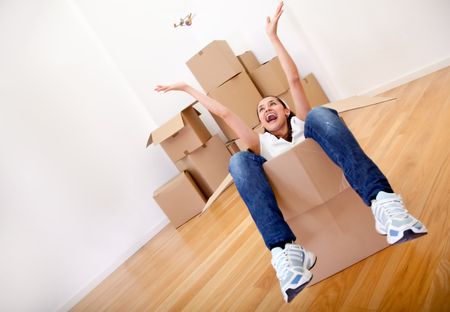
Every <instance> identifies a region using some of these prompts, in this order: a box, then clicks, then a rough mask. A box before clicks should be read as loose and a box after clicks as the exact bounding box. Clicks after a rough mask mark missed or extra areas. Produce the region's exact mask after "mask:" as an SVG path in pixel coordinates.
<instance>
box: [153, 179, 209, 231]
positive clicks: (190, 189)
mask: <svg viewBox="0 0 450 312" xmlns="http://www.w3.org/2000/svg"><path fill="white" fill-rule="evenodd" d="M153 198H154V199H155V201H156V202H157V203H158V205H159V206H160V207H161V209H162V210H163V211H164V213H165V214H166V215H167V217H168V218H169V220H170V222H171V223H172V224H173V225H174V226H175V227H179V226H180V225H182V224H184V223H186V222H187V221H188V220H190V219H192V218H193V217H195V216H196V215H197V214H199V213H200V212H202V210H203V207H204V206H205V203H206V199H205V197H204V196H203V194H202V192H201V191H200V189H199V188H198V187H197V185H196V184H195V182H194V180H193V179H192V177H191V176H190V175H189V173H187V172H182V173H180V174H179V175H178V176H176V177H175V178H174V179H172V180H170V181H169V182H168V183H166V184H164V185H163V186H161V187H160V188H159V189H157V190H156V191H155V192H154V193H153Z"/></svg>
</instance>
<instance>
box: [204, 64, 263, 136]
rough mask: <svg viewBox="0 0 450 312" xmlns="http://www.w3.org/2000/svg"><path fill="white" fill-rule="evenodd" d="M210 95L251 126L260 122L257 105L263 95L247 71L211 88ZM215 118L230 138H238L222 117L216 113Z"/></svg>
mask: <svg viewBox="0 0 450 312" xmlns="http://www.w3.org/2000/svg"><path fill="white" fill-rule="evenodd" d="M209 96H211V97H212V98H214V99H216V100H218V101H219V102H220V103H222V104H223V105H225V106H227V107H228V108H229V109H231V110H232V111H233V112H234V113H235V114H237V115H238V116H239V117H240V118H241V119H242V120H243V121H244V122H245V123H246V124H247V125H248V126H249V127H254V126H255V125H257V124H258V122H259V120H258V116H257V113H256V106H257V105H258V103H259V101H260V100H261V99H262V97H261V95H260V94H259V92H258V90H257V89H256V87H255V85H254V84H253V82H252V81H251V79H250V77H249V76H248V74H247V73H246V72H243V73H240V74H239V75H236V76H235V77H233V78H232V79H230V80H228V81H227V82H225V83H224V84H222V85H221V86H220V87H218V88H215V89H213V90H211V92H210V93H209ZM213 118H214V119H215V120H216V122H217V124H218V125H219V127H220V128H221V129H222V131H223V133H224V134H225V135H226V137H227V138H228V139H229V140H232V139H236V138H237V136H236V134H235V133H234V131H233V130H232V129H231V128H230V127H228V125H227V124H226V123H225V122H224V121H223V120H222V119H221V118H219V117H217V116H215V115H213Z"/></svg>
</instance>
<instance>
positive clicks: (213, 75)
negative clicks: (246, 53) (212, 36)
mask: <svg viewBox="0 0 450 312" xmlns="http://www.w3.org/2000/svg"><path fill="white" fill-rule="evenodd" d="M186 65H187V66H188V67H189V69H190V70H191V72H192V74H193V75H194V76H195V78H196V79H197V81H198V82H199V84H200V85H201V86H202V88H203V89H204V90H205V92H209V91H211V90H212V89H213V88H216V87H218V86H220V85H221V84H223V83H224V82H225V81H227V80H228V79H230V78H232V77H233V76H235V75H237V74H239V73H240V72H243V71H245V69H244V67H243V66H242V64H241V63H240V62H239V60H238V58H237V57H236V56H235V55H234V53H233V51H232V50H231V48H230V46H229V45H228V43H227V42H226V41H225V40H214V41H213V42H211V43H210V44H208V45H207V46H206V47H204V48H203V49H202V50H201V51H199V52H198V53H197V54H196V55H194V56H193V57H192V58H191V59H189V60H188V61H187V62H186Z"/></svg>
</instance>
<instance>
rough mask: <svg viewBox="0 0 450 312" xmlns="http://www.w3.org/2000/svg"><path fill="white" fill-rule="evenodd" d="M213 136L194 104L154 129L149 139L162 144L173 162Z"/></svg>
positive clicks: (148, 143)
mask: <svg viewBox="0 0 450 312" xmlns="http://www.w3.org/2000/svg"><path fill="white" fill-rule="evenodd" d="M209 138H211V133H210V132H209V131H208V129H207V128H206V126H205V125H204V124H203V122H202V121H201V119H200V117H199V112H198V111H197V110H195V109H194V108H193V107H192V105H190V106H189V107H187V108H185V109H184V110H182V111H181V112H180V113H179V114H178V115H177V116H175V117H173V118H172V119H170V120H169V121H167V122H166V123H165V124H163V125H162V126H161V127H159V128H158V129H156V130H154V131H153V132H152V133H151V134H150V137H149V139H148V141H147V146H149V145H150V144H152V143H154V144H160V145H161V147H162V148H163V149H164V151H165V152H166V153H167V155H168V156H169V157H170V159H171V160H172V161H173V162H176V161H177V160H179V159H181V158H183V157H184V155H185V154H187V153H190V152H192V151H194V150H196V149H197V148H199V147H200V146H202V145H203V144H204V143H205V142H206V141H208V140H209Z"/></svg>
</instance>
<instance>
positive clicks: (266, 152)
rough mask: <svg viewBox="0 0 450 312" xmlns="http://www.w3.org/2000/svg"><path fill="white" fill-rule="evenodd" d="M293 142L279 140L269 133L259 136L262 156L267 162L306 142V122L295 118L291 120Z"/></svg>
mask: <svg viewBox="0 0 450 312" xmlns="http://www.w3.org/2000/svg"><path fill="white" fill-rule="evenodd" d="M291 129H292V142H288V141H286V140H285V139H282V138H280V139H279V138H277V137H276V136H274V135H273V134H271V133H269V132H264V133H261V134H259V150H260V155H261V156H262V157H264V158H265V159H266V160H269V159H272V158H273V157H276V156H278V155H280V154H282V153H284V152H287V151H288V150H290V149H291V148H292V147H294V146H295V145H297V144H298V143H300V142H302V141H304V140H305V122H304V121H303V120H301V119H299V118H297V117H295V116H293V117H292V118H291Z"/></svg>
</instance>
